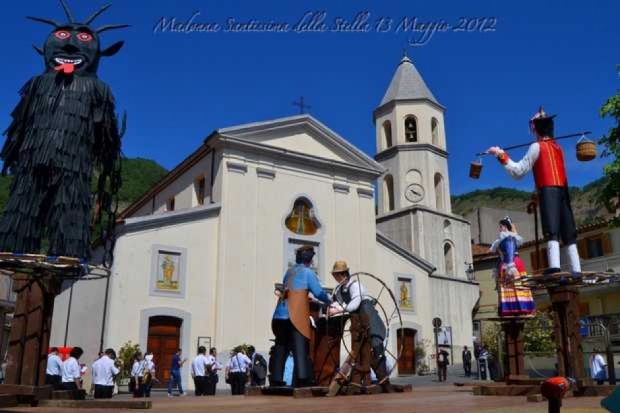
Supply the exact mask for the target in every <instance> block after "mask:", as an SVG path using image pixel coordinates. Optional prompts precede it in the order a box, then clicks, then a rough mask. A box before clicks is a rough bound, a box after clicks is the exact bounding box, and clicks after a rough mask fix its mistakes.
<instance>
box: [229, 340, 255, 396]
mask: <svg viewBox="0 0 620 413" xmlns="http://www.w3.org/2000/svg"><path fill="white" fill-rule="evenodd" d="M250 367H252V360H250V358H249V357H248V356H246V355H245V352H244V351H243V349H240V351H238V352H237V354H235V355H234V356H232V357H231V358H230V360H229V361H228V365H227V366H226V368H227V373H226V375H227V376H228V377H229V378H230V390H231V393H232V395H233V396H235V395H243V394H245V383H246V381H247V377H248V375H247V372H248V369H249V368H250Z"/></svg>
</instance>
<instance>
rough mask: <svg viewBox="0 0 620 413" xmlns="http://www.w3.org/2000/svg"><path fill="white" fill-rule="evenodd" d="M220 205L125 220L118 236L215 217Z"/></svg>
mask: <svg viewBox="0 0 620 413" xmlns="http://www.w3.org/2000/svg"><path fill="white" fill-rule="evenodd" d="M220 209H221V205H220V204H211V205H207V206H201V207H196V208H192V209H187V210H184V211H175V212H165V213H162V214H155V215H147V216H143V217H136V218H126V219H125V221H124V222H123V225H121V226H120V228H119V232H120V234H119V235H122V234H127V233H130V232H137V231H144V230H147V229H158V228H162V227H165V226H170V225H177V224H185V223H188V222H192V221H198V220H201V219H205V218H210V217H213V216H216V215H218V214H219V213H220Z"/></svg>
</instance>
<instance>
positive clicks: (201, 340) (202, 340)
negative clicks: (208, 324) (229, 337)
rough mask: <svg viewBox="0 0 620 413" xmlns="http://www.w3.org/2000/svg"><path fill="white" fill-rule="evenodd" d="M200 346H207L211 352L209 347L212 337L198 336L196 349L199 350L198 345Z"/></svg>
mask: <svg viewBox="0 0 620 413" xmlns="http://www.w3.org/2000/svg"><path fill="white" fill-rule="evenodd" d="M200 346H205V348H206V349H207V354H209V349H210V348H211V337H205V336H198V342H197V343H196V351H198V347H200Z"/></svg>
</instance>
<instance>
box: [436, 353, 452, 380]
mask: <svg viewBox="0 0 620 413" xmlns="http://www.w3.org/2000/svg"><path fill="white" fill-rule="evenodd" d="M449 356H450V353H448V352H447V351H446V350H445V349H443V348H442V349H441V350H439V354H438V355H437V358H438V363H437V365H438V367H439V381H446V379H447V378H448V364H450V359H449Z"/></svg>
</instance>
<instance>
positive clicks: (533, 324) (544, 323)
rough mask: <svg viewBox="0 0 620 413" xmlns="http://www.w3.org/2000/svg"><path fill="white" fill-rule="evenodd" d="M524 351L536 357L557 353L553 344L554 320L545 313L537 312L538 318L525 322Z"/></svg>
mask: <svg viewBox="0 0 620 413" xmlns="http://www.w3.org/2000/svg"><path fill="white" fill-rule="evenodd" d="M523 333H524V337H523V350H524V351H525V352H526V353H533V354H534V355H539V356H542V355H552V354H554V353H555V343H554V342H553V320H552V319H551V317H550V316H549V315H548V314H547V313H545V312H540V311H537V312H536V317H535V318H532V319H529V320H527V321H526V322H525V328H524V332H523Z"/></svg>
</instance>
